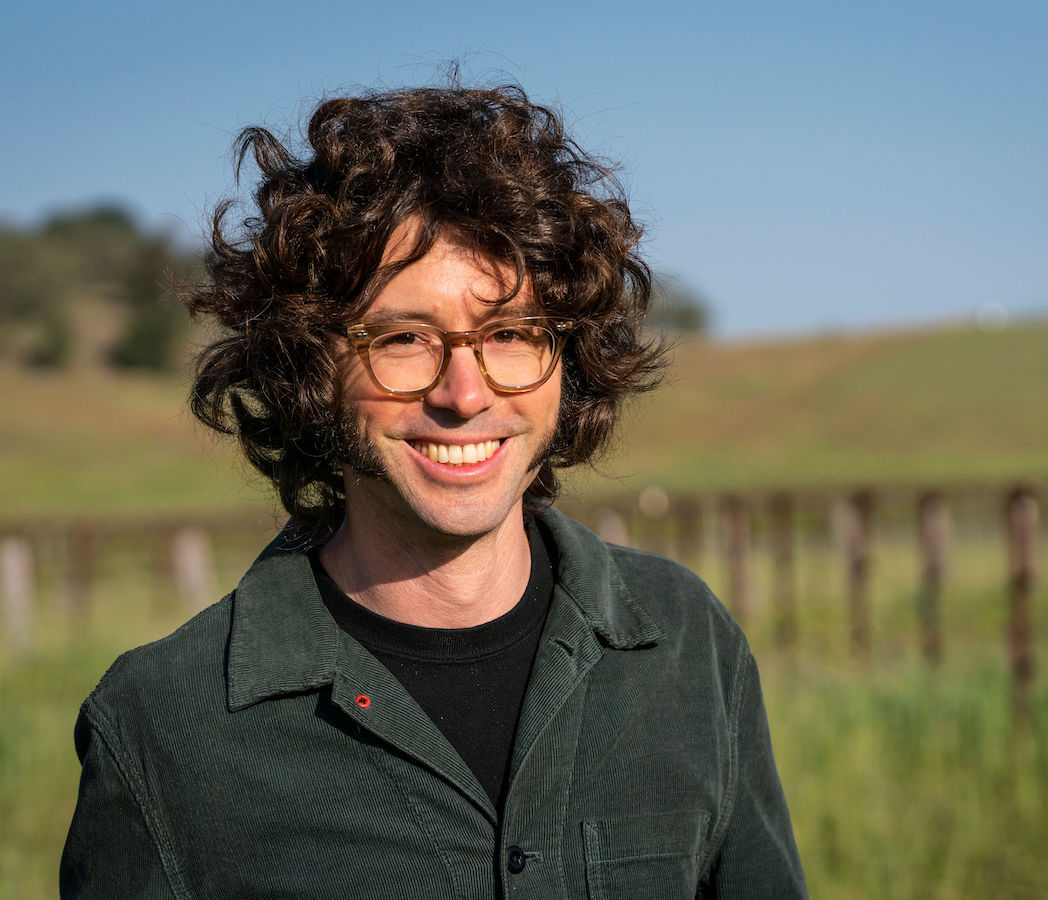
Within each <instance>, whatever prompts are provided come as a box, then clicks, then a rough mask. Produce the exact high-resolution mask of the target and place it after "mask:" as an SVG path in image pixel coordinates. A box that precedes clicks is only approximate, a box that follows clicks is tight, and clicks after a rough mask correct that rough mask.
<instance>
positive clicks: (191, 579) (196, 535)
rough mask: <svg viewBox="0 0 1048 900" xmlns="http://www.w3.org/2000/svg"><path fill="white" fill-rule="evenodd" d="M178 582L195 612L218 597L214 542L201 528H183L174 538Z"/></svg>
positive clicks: (173, 553)
mask: <svg viewBox="0 0 1048 900" xmlns="http://www.w3.org/2000/svg"><path fill="white" fill-rule="evenodd" d="M171 561H172V563H173V568H174V573H175V585H176V587H177V589H178V594H179V597H180V598H181V599H182V602H183V603H184V604H185V605H186V606H187V607H189V609H191V610H193V611H194V612H198V611H200V610H202V609H203V608H204V607H206V606H209V605H210V604H212V603H214V602H215V601H216V600H218V596H217V594H218V590H217V588H216V586H215V559H214V554H213V553H212V550H211V541H210V539H209V538H208V536H207V533H206V532H205V531H204V530H203V529H201V528H182V529H181V530H179V531H177V532H176V533H175V536H174V538H173V539H172V541H171Z"/></svg>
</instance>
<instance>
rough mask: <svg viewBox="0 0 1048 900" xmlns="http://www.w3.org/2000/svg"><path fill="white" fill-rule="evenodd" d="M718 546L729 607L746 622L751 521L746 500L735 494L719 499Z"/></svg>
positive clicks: (743, 622)
mask: <svg viewBox="0 0 1048 900" xmlns="http://www.w3.org/2000/svg"><path fill="white" fill-rule="evenodd" d="M721 548H722V553H723V554H724V562H725V567H726V568H727V575H728V606H729V608H730V609H731V611H732V613H733V614H734V616H735V618H736V619H738V621H739V623H740V624H743V625H745V622H746V618H747V616H748V615H749V612H750V582H749V556H750V521H749V514H748V511H747V509H746V502H745V501H744V500H743V499H742V498H741V497H739V496H738V495H737V494H728V495H727V496H726V497H724V499H723V500H722V501H721Z"/></svg>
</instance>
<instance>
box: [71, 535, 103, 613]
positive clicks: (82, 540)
mask: <svg viewBox="0 0 1048 900" xmlns="http://www.w3.org/2000/svg"><path fill="white" fill-rule="evenodd" d="M97 545H98V534H97V532H96V529H95V527H94V526H93V525H90V524H87V523H85V524H81V525H74V526H72V527H71V528H69V530H68V531H67V532H66V536H65V547H66V559H65V596H64V604H65V607H66V609H67V611H68V612H69V613H70V614H72V615H73V616H80V615H83V614H84V613H85V612H86V611H87V606H88V603H89V602H90V600H91V584H92V582H93V581H94V575H95V552H96V550H97V549H98V548H97Z"/></svg>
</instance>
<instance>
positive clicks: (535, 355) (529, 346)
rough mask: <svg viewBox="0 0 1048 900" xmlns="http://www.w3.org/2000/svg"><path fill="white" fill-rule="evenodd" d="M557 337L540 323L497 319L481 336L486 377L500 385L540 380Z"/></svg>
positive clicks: (521, 384) (551, 354) (526, 384)
mask: <svg viewBox="0 0 1048 900" xmlns="http://www.w3.org/2000/svg"><path fill="white" fill-rule="evenodd" d="M556 344H557V339H556V337H555V336H554V334H553V332H552V331H550V330H549V329H548V328H545V327H543V326H541V325H533V324H525V323H520V322H498V323H496V326H495V328H493V330H492V331H490V332H488V333H487V334H486V335H485V336H484V343H483V344H482V345H481V356H482V357H483V358H484V368H485V369H487V372H488V377H489V378H490V379H491V380H492V381H494V382H495V383H496V384H498V385H500V386H501V387H506V388H521V387H527V386H528V385H530V384H534V383H535V382H536V381H541V380H542V378H543V376H545V374H546V372H548V371H549V367H550V365H551V364H552V362H553V351H554V348H555V347H556Z"/></svg>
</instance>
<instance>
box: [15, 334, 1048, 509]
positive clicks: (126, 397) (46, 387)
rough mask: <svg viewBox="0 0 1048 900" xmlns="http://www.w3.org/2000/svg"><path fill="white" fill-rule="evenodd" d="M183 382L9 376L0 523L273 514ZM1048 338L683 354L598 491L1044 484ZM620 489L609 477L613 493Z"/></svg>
mask: <svg viewBox="0 0 1048 900" xmlns="http://www.w3.org/2000/svg"><path fill="white" fill-rule="evenodd" d="M185 394H186V381H185V379H181V380H178V379H172V378H169V377H167V378H165V377H163V376H142V375H119V376H118V375H113V374H110V373H106V372H101V371H97V370H91V369H81V370H76V371H73V372H69V373H62V374H52V375H35V374H29V373H26V372H25V371H22V370H16V369H14V368H3V369H0V396H3V398H4V399H3V401H2V404H0V513H3V514H5V515H8V516H10V515H25V514H30V515H31V514H76V513H83V512H89V511H98V512H106V513H127V512H141V511H158V510H168V511H188V510H199V511H205V510H224V511H231V510H236V509H246V508H252V507H254V508H258V507H264V508H268V507H270V506H271V505H272V501H271V500H269V499H268V497H267V495H266V494H265V492H264V490H262V488H261V487H260V486H259V485H258V484H257V483H256V484H255V485H254V486H250V485H249V486H245V485H244V482H245V480H247V478H246V475H247V473H245V471H244V469H243V467H242V466H241V465H240V464H239V463H238V462H237V460H236V457H235V454H234V453H233V451H232V448H231V447H230V446H229V445H228V444H227V443H225V442H220V441H216V440H215V439H213V438H211V437H209V436H208V435H206V434H204V433H203V432H202V431H201V429H199V428H198V427H196V426H195V425H194V424H193V422H192V420H191V418H190V416H189V415H188V413H187V412H186V410H185ZM1046 409H1048V322H1032V323H1024V324H1020V325H1015V326H1013V327H1011V328H1009V329H1007V330H1005V331H1002V332H998V333H985V332H982V331H979V330H976V329H973V328H945V329H937V330H928V331H919V332H910V333H891V334H875V335H868V336H820V337H811V338H805V339H794V340H788V341H778V342H770V341H769V342H760V343H749V344H716V343H710V342H706V341H701V340H688V339H686V340H682V341H681V342H680V343H679V344H678V345H677V347H676V349H675V352H674V365H673V369H672V371H671V375H670V380H669V381H668V383H667V384H666V386H665V387H664V388H663V389H662V390H661V391H659V392H658V393H656V394H653V395H651V396H649V397H644V398H641V399H640V400H639V401H638V402H637V403H636V404H635V405H634V407H633V408H632V410H631V411H630V414H629V416H628V418H627V422H626V426H625V429H624V431H623V437H622V440H621V441H620V442H619V447H618V448H617V450H616V451H615V452H613V453H612V454H611V455H610V456H609V457H608V458H607V459H605V460H604V461H603V462H602V463H601V464H600V466H599V471H600V473H602V476H603V477H598V476H594V475H592V474H589V475H587V474H583V475H581V476H578V477H574V476H573V478H572V481H571V486H572V487H571V489H572V491H573V493H576V494H578V495H582V496H591V495H601V494H611V493H616V492H619V491H621V490H623V489H624V488H626V489H639V488H640V487H643V486H644V485H647V484H651V483H658V484H661V485H663V486H665V487H667V488H670V489H680V490H686V489H692V490H714V489H723V488H745V487H762V486H771V485H818V484H836V483H850V482H855V481H877V482H881V481H890V482H901V483H910V482H925V481H934V482H940V483H950V484H952V483H963V482H967V481H988V480H998V479H1005V478H1012V477H1023V476H1043V475H1045V474H1046V470H1048V416H1046V415H1045V410H1046ZM609 476H610V477H609Z"/></svg>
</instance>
